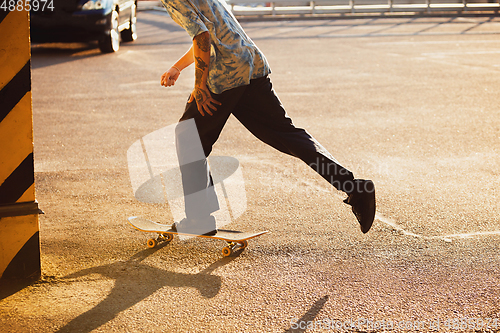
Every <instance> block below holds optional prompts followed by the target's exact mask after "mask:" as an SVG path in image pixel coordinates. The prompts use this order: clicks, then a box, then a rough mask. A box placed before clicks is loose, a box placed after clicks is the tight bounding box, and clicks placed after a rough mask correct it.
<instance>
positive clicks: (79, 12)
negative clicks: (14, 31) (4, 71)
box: [30, 0, 137, 53]
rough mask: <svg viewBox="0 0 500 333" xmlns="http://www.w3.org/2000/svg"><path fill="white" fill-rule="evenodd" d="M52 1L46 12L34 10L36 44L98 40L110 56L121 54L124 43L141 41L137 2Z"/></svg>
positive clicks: (32, 10) (39, 7) (129, 0)
mask: <svg viewBox="0 0 500 333" xmlns="http://www.w3.org/2000/svg"><path fill="white" fill-rule="evenodd" d="M32 1H35V0H32ZM39 1H40V3H42V2H43V1H44V0H39ZM46 1H47V0H46ZM50 1H51V2H50V4H51V5H50V6H46V7H45V8H44V9H43V10H42V7H41V6H38V9H37V10H35V7H34V6H32V7H31V11H30V21H31V23H30V25H31V40H32V41H33V42H35V43H36V42H39V43H43V42H83V41H84V42H87V41H93V40H96V41H98V42H99V48H100V50H101V51H102V52H104V53H109V52H116V51H118V49H119V48H120V41H124V42H131V41H134V40H136V39H137V0H50ZM120 37H121V38H120Z"/></svg>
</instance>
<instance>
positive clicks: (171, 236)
mask: <svg viewBox="0 0 500 333" xmlns="http://www.w3.org/2000/svg"><path fill="white" fill-rule="evenodd" d="M163 239H164V240H165V242H171V241H172V240H173V239H174V235H172V234H167V233H165V234H163Z"/></svg>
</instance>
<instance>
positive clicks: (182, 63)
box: [161, 45, 194, 87]
mask: <svg viewBox="0 0 500 333" xmlns="http://www.w3.org/2000/svg"><path fill="white" fill-rule="evenodd" d="M193 62H194V56H193V45H191V47H190V48H189V50H188V51H187V52H186V53H185V54H184V55H183V56H182V57H181V58H180V59H179V60H177V62H176V63H175V64H174V65H173V66H172V67H170V69H169V70H168V71H166V72H165V73H163V75H162V76H161V85H162V86H164V87H170V86H173V85H174V84H175V81H177V79H178V78H179V75H180V74H181V71H182V70H183V69H184V68H186V67H188V66H189V65H191V64H192V63H193Z"/></svg>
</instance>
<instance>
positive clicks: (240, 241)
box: [128, 216, 267, 257]
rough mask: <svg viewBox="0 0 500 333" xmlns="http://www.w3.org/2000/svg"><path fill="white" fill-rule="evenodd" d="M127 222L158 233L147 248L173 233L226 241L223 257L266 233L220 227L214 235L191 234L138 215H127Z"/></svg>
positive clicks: (170, 239)
mask: <svg viewBox="0 0 500 333" xmlns="http://www.w3.org/2000/svg"><path fill="white" fill-rule="evenodd" d="M128 223H130V225H131V226H133V227H134V228H135V229H137V230H140V231H144V232H153V233H154V232H155V233H157V234H158V237H157V238H151V239H149V240H148V242H147V245H148V247H149V248H154V247H155V246H156V245H158V243H160V242H167V243H170V242H171V241H172V240H173V239H174V235H186V236H194V237H203V238H213V239H220V240H223V241H226V242H227V246H225V247H224V248H223V249H222V255H224V257H227V256H230V255H231V254H232V253H233V252H234V250H236V249H238V248H240V249H242V250H243V249H244V248H246V247H247V245H248V240H249V239H252V238H255V237H259V236H261V235H264V234H265V233H267V230H266V231H260V232H243V231H236V230H223V229H220V230H217V233H216V234H215V235H193V234H187V233H180V232H177V231H174V230H173V229H172V228H171V227H170V226H168V225H166V224H160V223H157V222H153V221H151V220H148V219H145V218H142V217H138V216H132V217H129V218H128Z"/></svg>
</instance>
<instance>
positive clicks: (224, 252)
mask: <svg viewBox="0 0 500 333" xmlns="http://www.w3.org/2000/svg"><path fill="white" fill-rule="evenodd" d="M232 253H233V250H232V249H231V248H230V247H227V246H226V247H225V248H223V249H222V255H223V256H224V257H229V256H230V255H231V254H232Z"/></svg>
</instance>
